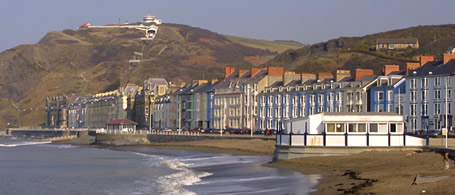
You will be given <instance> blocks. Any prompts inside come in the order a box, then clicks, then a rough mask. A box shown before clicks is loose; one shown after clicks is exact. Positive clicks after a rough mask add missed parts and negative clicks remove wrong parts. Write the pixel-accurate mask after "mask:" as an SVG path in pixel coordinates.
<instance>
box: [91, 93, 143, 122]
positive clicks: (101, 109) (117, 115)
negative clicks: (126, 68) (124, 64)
mask: <svg viewBox="0 0 455 195" xmlns="http://www.w3.org/2000/svg"><path fill="white" fill-rule="evenodd" d="M137 89H138V86H137V85H133V84H128V85H126V86H124V87H121V88H119V89H118V90H114V91H109V92H105V93H98V94H96V95H94V96H92V97H89V98H88V100H87V102H85V125H84V127H85V128H105V127H106V123H107V122H108V121H111V120H114V119H126V118H127V117H128V115H127V113H128V109H132V108H131V106H132V104H131V102H129V99H131V98H134V97H135V95H136V93H137Z"/></svg>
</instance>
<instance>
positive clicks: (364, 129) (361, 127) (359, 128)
mask: <svg viewBox="0 0 455 195" xmlns="http://www.w3.org/2000/svg"><path fill="white" fill-rule="evenodd" d="M357 132H359V133H366V132H367V124H365V123H359V124H357Z"/></svg>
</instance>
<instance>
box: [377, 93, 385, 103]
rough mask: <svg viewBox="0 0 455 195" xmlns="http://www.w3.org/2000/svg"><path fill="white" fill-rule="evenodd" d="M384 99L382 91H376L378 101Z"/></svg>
mask: <svg viewBox="0 0 455 195" xmlns="http://www.w3.org/2000/svg"><path fill="white" fill-rule="evenodd" d="M383 100H384V92H382V91H378V101H383Z"/></svg>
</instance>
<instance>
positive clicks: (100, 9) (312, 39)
mask: <svg viewBox="0 0 455 195" xmlns="http://www.w3.org/2000/svg"><path fill="white" fill-rule="evenodd" d="M454 8H455V1H454V0H374V1H373V0H229V1H228V0H223V1H222V0H162V1H156V0H129V1H126V0H2V1H1V2H0V16H1V17H2V18H3V20H2V23H3V26H2V27H1V31H0V51H3V50H5V49H9V48H13V47H15V46H17V45H20V44H30V43H36V42H38V41H39V39H40V38H41V37H43V36H44V35H45V34H46V33H47V32H49V31H60V30H64V29H76V28H77V27H78V26H79V25H80V24H82V23H86V22H90V23H92V24H94V25H104V24H112V23H118V22H119V18H120V20H121V22H122V23H123V22H125V21H129V22H137V21H142V17H143V16H144V15H145V14H152V15H154V16H156V17H157V18H160V19H162V20H163V22H165V23H178V24H187V25H190V26H194V27H200V28H204V29H208V30H211V31H214V32H217V33H221V34H229V35H237V36H243V37H249V38H256V39H266V40H295V41H299V42H301V43H307V44H309V43H317V42H322V41H326V40H329V39H332V38H337V37H340V36H361V35H366V34H371V33H376V32H383V31H388V30H393V29H400V28H406V27H410V26H417V25H429V24H449V23H455V12H454V11H453V9H454Z"/></svg>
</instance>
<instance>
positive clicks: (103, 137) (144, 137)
mask: <svg viewBox="0 0 455 195" xmlns="http://www.w3.org/2000/svg"><path fill="white" fill-rule="evenodd" d="M214 139H216V140H221V139H264V140H274V139H275V138H274V137H270V138H258V137H253V138H251V137H238V136H237V137H229V136H218V135H216V136H215V135H212V136H207V135H201V136H197V135H194V136H189V135H156V134H97V135H96V139H95V144H101V145H114V146H125V145H142V144H150V143H159V142H181V141H199V140H214Z"/></svg>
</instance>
